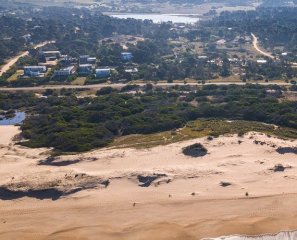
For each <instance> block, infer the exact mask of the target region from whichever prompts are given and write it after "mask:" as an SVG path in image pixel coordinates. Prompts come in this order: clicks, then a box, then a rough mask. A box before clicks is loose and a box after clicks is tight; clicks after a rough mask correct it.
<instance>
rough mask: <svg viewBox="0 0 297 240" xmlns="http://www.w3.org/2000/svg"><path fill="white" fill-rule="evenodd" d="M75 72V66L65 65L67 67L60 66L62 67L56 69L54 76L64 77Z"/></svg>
mask: <svg viewBox="0 0 297 240" xmlns="http://www.w3.org/2000/svg"><path fill="white" fill-rule="evenodd" d="M74 73H75V67H74V66H70V67H67V68H62V69H59V70H56V71H55V72H54V76H55V77H56V76H60V77H62V76H65V77H68V76H70V75H72V74H74Z"/></svg>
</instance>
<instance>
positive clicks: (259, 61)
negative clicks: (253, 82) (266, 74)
mask: <svg viewBox="0 0 297 240" xmlns="http://www.w3.org/2000/svg"><path fill="white" fill-rule="evenodd" d="M257 63H259V64H265V63H267V60H265V59H258V60H257Z"/></svg>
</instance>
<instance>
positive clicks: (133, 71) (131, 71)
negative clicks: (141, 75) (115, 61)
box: [125, 68, 138, 73]
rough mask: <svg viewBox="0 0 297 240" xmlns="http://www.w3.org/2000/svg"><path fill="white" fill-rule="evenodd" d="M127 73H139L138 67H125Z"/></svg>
mask: <svg viewBox="0 0 297 240" xmlns="http://www.w3.org/2000/svg"><path fill="white" fill-rule="evenodd" d="M125 72H126V73H138V68H129V69H125Z"/></svg>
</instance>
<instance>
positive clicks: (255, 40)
mask: <svg viewBox="0 0 297 240" xmlns="http://www.w3.org/2000/svg"><path fill="white" fill-rule="evenodd" d="M251 35H252V37H253V47H254V48H255V49H256V51H257V52H259V53H261V54H262V55H264V56H266V57H269V58H271V59H275V56H273V55H272V54H271V53H269V52H266V51H264V50H262V49H261V48H260V47H259V41H258V38H257V37H256V36H255V35H254V34H253V33H251ZM290 64H291V65H292V66H297V63H295V62H291V63H290Z"/></svg>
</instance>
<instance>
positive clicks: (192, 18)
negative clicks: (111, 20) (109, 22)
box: [109, 13, 199, 24]
mask: <svg viewBox="0 0 297 240" xmlns="http://www.w3.org/2000/svg"><path fill="white" fill-rule="evenodd" d="M109 16H111V17H115V18H121V19H128V18H134V19H139V20H152V21H153V22H154V23H162V22H172V23H186V24H194V23H196V22H197V21H199V15H195V14H191V15H188V14H147V13H144V14H136V13H135V14H134V13H123V14H109Z"/></svg>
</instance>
